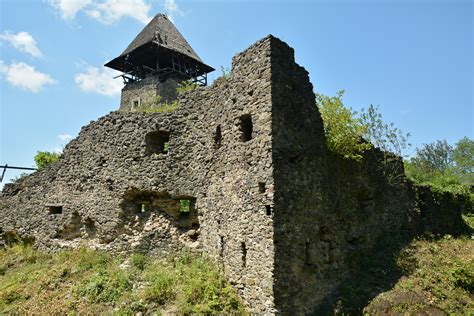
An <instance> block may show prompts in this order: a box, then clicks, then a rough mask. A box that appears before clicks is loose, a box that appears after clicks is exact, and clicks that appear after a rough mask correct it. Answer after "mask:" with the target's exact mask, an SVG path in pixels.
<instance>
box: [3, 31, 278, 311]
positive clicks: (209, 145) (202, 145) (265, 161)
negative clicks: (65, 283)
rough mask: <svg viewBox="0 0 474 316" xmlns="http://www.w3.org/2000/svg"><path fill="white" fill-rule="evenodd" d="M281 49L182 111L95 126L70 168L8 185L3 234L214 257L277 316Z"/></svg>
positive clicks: (197, 93)
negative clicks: (274, 118)
mask: <svg viewBox="0 0 474 316" xmlns="http://www.w3.org/2000/svg"><path fill="white" fill-rule="evenodd" d="M269 49H270V45H269V42H268V41H266V40H264V41H260V42H258V43H256V44H255V45H253V46H252V47H250V48H249V49H248V50H247V51H245V52H243V53H241V54H239V55H237V56H236V57H235V58H234V60H233V72H232V73H233V75H232V78H231V79H228V80H218V81H217V82H216V83H215V84H214V85H213V86H211V87H208V88H197V89H195V90H193V91H192V92H190V93H186V94H183V95H180V96H179V98H178V100H179V103H180V107H179V108H178V109H177V110H175V111H174V112H171V113H156V114H145V113H137V112H113V113H111V114H109V115H106V116H104V117H102V118H100V119H98V120H97V121H95V122H92V123H91V124H89V125H87V126H86V127H84V128H83V129H82V130H81V132H80V134H79V136H78V137H77V138H76V139H74V140H72V141H71V142H70V143H69V144H68V145H67V146H66V148H65V150H64V154H63V155H62V157H61V159H60V161H59V162H58V163H56V164H53V165H51V166H50V167H48V168H45V169H44V170H41V171H38V172H35V173H33V174H31V175H30V176H27V177H26V178H24V179H23V180H21V181H19V182H18V183H16V184H13V185H8V186H6V187H5V189H4V191H3V192H2V197H1V200H0V214H1V216H0V227H2V230H3V231H4V232H7V231H10V232H11V231H16V232H18V233H19V234H20V235H22V236H23V238H30V237H31V238H34V239H35V244H36V245H37V246H38V247H40V248H47V249H59V248H61V247H74V246H77V245H79V244H83V245H85V246H89V247H95V248H99V249H105V250H108V251H114V252H120V251H148V252H152V253H163V254H164V253H173V252H178V251H180V250H181V249H183V248H184V247H186V248H188V249H196V250H202V251H204V252H205V253H207V254H208V255H209V256H210V257H211V258H214V259H216V260H217V261H218V262H220V264H221V266H222V268H223V270H224V272H225V274H226V275H227V276H228V278H229V280H230V281H231V282H232V284H234V286H235V287H236V288H237V289H238V291H239V293H240V295H241V296H242V298H243V299H244V300H245V301H246V302H247V303H248V304H249V307H250V310H252V311H254V312H257V313H263V312H270V311H272V310H273V298H272V297H273V294H272V293H273V288H272V285H273V283H272V270H273V241H272V236H273V225H272V217H271V216H269V215H267V208H266V207H267V206H268V207H270V208H271V207H272V193H271V192H272V190H273V180H272V172H273V169H272V161H271V159H272V157H271V96H270V93H271V91H270V80H271V74H270V57H269V55H270V54H269ZM136 86H138V83H137V85H136ZM146 86H147V87H150V86H151V85H150V84H148V85H146ZM127 89H128V88H127ZM126 98H127V96H126V93H125V91H124V98H123V100H122V102H124V100H126ZM125 102H126V101H125ZM165 143H167V145H166V150H165ZM166 151H167V152H166ZM181 199H186V200H189V201H191V212H190V214H182V213H181V212H180V211H179V208H180V206H179V201H180V200H181Z"/></svg>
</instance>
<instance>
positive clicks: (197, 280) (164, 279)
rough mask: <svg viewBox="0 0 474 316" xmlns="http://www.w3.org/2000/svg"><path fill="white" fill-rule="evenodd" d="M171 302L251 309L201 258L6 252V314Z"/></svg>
mask: <svg viewBox="0 0 474 316" xmlns="http://www.w3.org/2000/svg"><path fill="white" fill-rule="evenodd" d="M170 306H172V307H173V311H174V312H176V313H178V314H190V313H222V312H229V313H231V312H242V311H243V307H242V304H241V302H240V300H239V299H238V296H237V294H236V292H235V290H234V289H233V288H231V287H230V286H229V285H228V284H227V283H226V282H225V280H224V279H223V278H222V277H221V276H220V274H219V270H218V269H217V268H216V267H215V266H214V265H213V264H212V263H210V262H208V261H207V260H206V259H204V258H202V257H199V256H189V255H187V254H183V255H181V256H179V257H177V258H170V259H166V260H164V259H156V258H152V257H148V256H146V255H143V254H133V255H131V256H129V257H117V256H111V255H109V254H107V253H104V252H100V251H94V250H88V249H76V250H70V251H63V252H60V253H56V254H46V253H43V252H40V251H35V250H33V249H32V248H31V247H29V246H24V245H16V246H13V247H10V248H6V249H2V250H0V314H44V313H48V314H91V315H98V314H104V313H105V314H117V315H132V314H134V313H137V312H143V313H156V314H160V313H161V312H162V311H166V310H169V308H170Z"/></svg>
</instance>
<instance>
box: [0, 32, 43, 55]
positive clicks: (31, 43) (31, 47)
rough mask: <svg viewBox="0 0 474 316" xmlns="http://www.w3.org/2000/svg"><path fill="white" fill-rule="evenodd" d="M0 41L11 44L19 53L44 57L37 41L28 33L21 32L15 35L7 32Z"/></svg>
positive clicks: (0, 36)
mask: <svg viewBox="0 0 474 316" xmlns="http://www.w3.org/2000/svg"><path fill="white" fill-rule="evenodd" d="M0 39H2V40H4V41H6V42H8V43H10V44H11V45H12V46H13V47H15V48H16V49H18V50H19V51H22V52H25V53H28V54H30V55H31V56H33V57H41V56H43V54H42V53H41V51H40V50H39V48H38V46H37V45H36V41H35V40H34V38H33V36H31V35H30V34H29V33H28V32H19V33H17V34H14V33H12V32H11V31H5V32H3V34H1V35H0Z"/></svg>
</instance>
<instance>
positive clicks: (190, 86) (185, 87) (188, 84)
mask: <svg viewBox="0 0 474 316" xmlns="http://www.w3.org/2000/svg"><path fill="white" fill-rule="evenodd" d="M197 87H198V85H197V84H195V83H194V82H192V81H189V80H186V81H182V82H180V83H179V84H178V86H177V87H176V92H177V93H184V92H190V91H193V90H194V89H196V88H197Z"/></svg>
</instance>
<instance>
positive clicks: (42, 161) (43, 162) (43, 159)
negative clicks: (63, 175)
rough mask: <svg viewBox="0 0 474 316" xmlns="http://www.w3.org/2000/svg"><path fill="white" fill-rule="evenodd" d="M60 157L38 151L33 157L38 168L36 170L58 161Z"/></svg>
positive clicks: (55, 154)
mask: <svg viewBox="0 0 474 316" xmlns="http://www.w3.org/2000/svg"><path fill="white" fill-rule="evenodd" d="M60 156H61V155H60V154H58V153H55V152H49V151H38V153H37V154H36V156H35V163H36V168H38V170H40V169H43V168H44V167H46V166H48V165H50V164H52V163H55V162H56V161H58V160H59V157H60Z"/></svg>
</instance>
